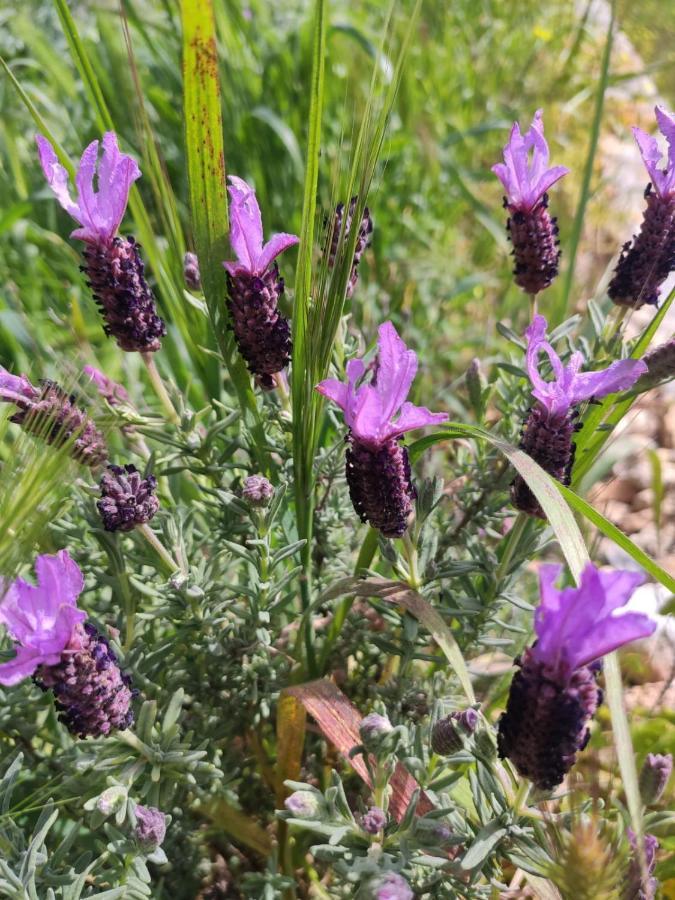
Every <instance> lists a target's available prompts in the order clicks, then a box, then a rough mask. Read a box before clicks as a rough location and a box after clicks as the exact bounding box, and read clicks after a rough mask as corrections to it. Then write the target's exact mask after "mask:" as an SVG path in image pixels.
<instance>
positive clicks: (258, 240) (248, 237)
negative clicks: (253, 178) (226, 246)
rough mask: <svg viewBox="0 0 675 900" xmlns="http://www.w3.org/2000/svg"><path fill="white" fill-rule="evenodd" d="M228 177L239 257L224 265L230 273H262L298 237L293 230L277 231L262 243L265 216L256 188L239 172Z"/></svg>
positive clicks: (232, 227)
mask: <svg viewBox="0 0 675 900" xmlns="http://www.w3.org/2000/svg"><path fill="white" fill-rule="evenodd" d="M228 181H229V182H230V185H229V187H228V191H229V194H230V243H231V244H232V249H233V250H234V252H235V253H236V255H237V261H236V262H226V263H224V264H223V265H224V266H225V268H226V269H227V271H228V272H229V273H230V275H236V274H237V272H238V271H245V272H248V273H249V274H253V275H262V274H264V272H265V271H266V270H267V268H268V267H269V266H270V264H271V263H272V262H273V260H275V259H276V257H277V256H279V254H280V253H283V251H284V250H287V249H288V248H289V247H292V246H293V245H294V244H297V243H298V238H297V237H296V236H295V235H294V234H285V233H282V234H274V235H272V237H271V238H270V240H269V241H268V242H267V243H266V244H265V245H264V246H263V228H262V218H261V215H260V207H259V206H258V200H257V198H256V195H255V191H254V190H253V188H252V187H251V186H250V184H247V182H245V181H244V179H243V178H238V177H237V176H236V175H229V176H228Z"/></svg>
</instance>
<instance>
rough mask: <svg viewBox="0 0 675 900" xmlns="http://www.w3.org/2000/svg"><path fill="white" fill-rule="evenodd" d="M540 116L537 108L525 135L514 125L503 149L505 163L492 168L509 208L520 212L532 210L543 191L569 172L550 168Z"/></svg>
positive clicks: (540, 112) (557, 167) (515, 123)
mask: <svg viewBox="0 0 675 900" xmlns="http://www.w3.org/2000/svg"><path fill="white" fill-rule="evenodd" d="M542 116H543V112H542V110H541V109H538V110H537V111H536V113H535V114H534V119H533V120H532V124H531V125H530V127H529V129H528V130H527V131H526V132H525V134H524V135H523V134H521V133H520V125H519V124H518V122H514V123H513V128H512V129H511V135H510V137H509V140H508V143H507V144H506V146H505V147H504V162H503V163H497V165H495V166H493V167H492V171H493V172H494V173H495V175H496V176H497V178H499V180H500V181H501V183H502V184H503V185H504V190H505V191H506V199H507V201H508V203H509V205H510V206H512V207H513V208H514V209H518V210H521V211H522V212H529V211H530V210H532V209H534V207H535V206H536V205H537V203H538V202H539V200H541V198H542V197H543V196H544V194H545V193H546V191H547V190H548V189H549V188H550V187H552V186H553V185H554V184H555V183H556V181H559V180H560V179H561V178H562V177H563V176H564V175H567V173H568V172H569V169H568V168H566V167H565V166H552V167H551V168H549V165H548V160H549V151H548V144H547V143H546V138H545V137H544V122H543V119H542ZM530 154H532V156H531V158H530Z"/></svg>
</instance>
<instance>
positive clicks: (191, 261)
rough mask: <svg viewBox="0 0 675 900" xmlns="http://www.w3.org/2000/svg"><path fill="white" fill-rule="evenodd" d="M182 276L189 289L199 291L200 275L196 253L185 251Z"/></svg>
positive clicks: (200, 284) (200, 286)
mask: <svg viewBox="0 0 675 900" xmlns="http://www.w3.org/2000/svg"><path fill="white" fill-rule="evenodd" d="M183 278H184V279H185V284H186V285H187V287H188V288H189V289H190V290H191V291H201V289H202V277H201V272H200V271H199V259H198V258H197V254H196V253H189V252H188V253H186V254H185V256H184V257H183Z"/></svg>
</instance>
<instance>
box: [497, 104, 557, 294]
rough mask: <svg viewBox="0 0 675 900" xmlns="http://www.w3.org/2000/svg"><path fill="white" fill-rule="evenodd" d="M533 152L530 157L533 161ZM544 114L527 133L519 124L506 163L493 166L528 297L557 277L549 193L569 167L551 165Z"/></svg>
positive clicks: (519, 278) (518, 276) (520, 283)
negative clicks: (502, 188)
mask: <svg viewBox="0 0 675 900" xmlns="http://www.w3.org/2000/svg"><path fill="white" fill-rule="evenodd" d="M530 154H531V158H530ZM548 159H549V152H548V144H547V143H546V139H545V138H544V125H543V122H542V111H541V110H540V109H539V110H537V112H536V113H535V116H534V119H533V120H532V125H531V126H530V128H529V130H528V131H526V132H525V134H524V135H522V134H521V133H520V125H519V124H518V123H517V122H515V123H514V125H513V128H512V129H511V136H510V137H509V141H508V143H507V145H506V146H505V147H504V162H503V163H498V164H497V165H496V166H493V167H492V171H493V172H494V173H495V175H496V176H497V178H499V180H500V181H501V183H502V184H503V186H504V190H505V192H506V196H505V197H504V206H505V207H506V209H507V210H508V212H509V218H508V220H507V222H506V231H507V234H508V237H509V240H510V241H511V243H512V244H513V251H512V252H513V257H514V262H515V266H514V269H513V274H514V276H515V282H516V284H517V285H518V287H520V288H522V289H523V290H524V291H526V293H528V294H532V295H534V294H538V293H539V291H543V290H544V288H547V287H548V286H549V285H550V284H551V282H552V281H553V279H554V278H555V277H556V275H557V274H558V262H559V260H560V250H559V249H558V246H559V243H560V241H559V240H558V226H557V224H556V219H555V218H551V215H550V213H549V211H548V194H547V191H548V189H549V188H550V187H551V186H552V185H553V184H555V182H556V181H558V180H559V179H560V178H562V177H563V175H567V173H568V172H569V169H567V168H565V166H553V167H551V168H549V165H548Z"/></svg>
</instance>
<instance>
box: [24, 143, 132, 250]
mask: <svg viewBox="0 0 675 900" xmlns="http://www.w3.org/2000/svg"><path fill="white" fill-rule="evenodd" d="M35 140H36V142H37V145H38V153H39V156H40V165H41V166H42V171H43V172H44V174H45V178H46V179H47V183H48V184H49V187H50V188H51V189H52V192H53V193H54V196H55V197H56V199H57V200H58V201H59V203H60V204H61V206H62V207H63V208H64V209H65V211H66V212H67V213H68V214H69V215H70V216H72V217H73V219H75V221H76V222H78V223H79V225H80V228H77V229H75V231H73V232H72V234H71V237H74V238H80V239H81V240H83V241H87V242H88V243H91V244H99V243H102V244H107V243H110V241H111V240H112V239H113V237H114V236H115V234H116V233H117V229H118V228H119V226H120V222H121V221H122V218H123V217H124V213H125V211H126V208H127V202H128V200H129V191H130V189H131V185H132V184H133V183H134V181H136V179H137V178H139V177H140V175H141V170H140V169H139V168H138V165H137V164H136V161H135V160H134V159H132V158H131V157H130V156H127V155H126V154H124V153H120V150H119V147H118V145H117V135H116V134H115V132H114V131H107V132H106V133H105V134H104V135H103V156H102V158H101V159H100V160H99V159H98V145H99V142H98V141H92V142H91V144H89V146H88V147H87V148H86V149H85V151H84V153H83V154H82V159H81V160H80V165H79V168H78V171H77V175H76V178H75V186H76V188H77V199H76V200H73V199H72V197H71V195H70V187H69V183H68V182H69V179H68V173H67V172H66V170H65V169H64V168H63V166H62V165H61V164H60V163H59V161H58V158H57V156H56V153H55V152H54V148H53V147H52V145H51V144H50V143H49V141H48V140H47V139H46V138H44V137H42V135H41V134H38V135H36V138H35ZM94 177H96V178H97V188H98V189H97V190H94Z"/></svg>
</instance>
